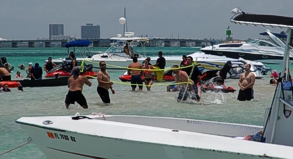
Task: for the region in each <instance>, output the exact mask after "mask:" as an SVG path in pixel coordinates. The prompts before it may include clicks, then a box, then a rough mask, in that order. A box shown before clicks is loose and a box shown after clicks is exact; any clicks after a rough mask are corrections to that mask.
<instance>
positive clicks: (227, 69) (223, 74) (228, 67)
mask: <svg viewBox="0 0 293 159" xmlns="http://www.w3.org/2000/svg"><path fill="white" fill-rule="evenodd" d="M231 68H232V62H231V61H227V62H226V63H225V65H224V67H223V68H222V69H221V70H220V76H221V77H222V79H223V82H224V80H225V79H226V78H227V73H229V74H230V76H231V73H230V70H231Z"/></svg>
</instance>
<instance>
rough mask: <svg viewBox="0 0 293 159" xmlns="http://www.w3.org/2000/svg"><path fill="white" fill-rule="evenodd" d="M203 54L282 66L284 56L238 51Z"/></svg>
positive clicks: (217, 51) (215, 51)
mask: <svg viewBox="0 0 293 159" xmlns="http://www.w3.org/2000/svg"><path fill="white" fill-rule="evenodd" d="M201 51H202V52H204V53H206V54H211V55H217V56H226V57H229V58H235V59H238V58H243V59H246V60H252V61H259V62H263V63H267V64H280V63H282V62H283V56H274V55H265V53H264V54H255V53H249V52H245V53H244V52H237V51H221V50H203V49H202V50H201ZM291 60H293V58H292V57H290V61H291Z"/></svg>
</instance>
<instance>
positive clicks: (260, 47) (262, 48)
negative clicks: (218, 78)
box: [201, 31, 293, 64]
mask: <svg viewBox="0 0 293 159" xmlns="http://www.w3.org/2000/svg"><path fill="white" fill-rule="evenodd" d="M266 32H268V35H269V37H270V39H272V41H274V42H270V41H267V40H262V39H251V40H248V41H247V42H243V41H230V42H225V43H221V44H217V45H212V46H207V47H204V48H201V51H202V52H204V53H206V54H211V55H217V56H226V57H229V58H236V59H238V58H243V59H246V60H252V61H260V62H263V63H271V64H279V63H281V62H282V60H283V56H284V43H283V42H282V41H280V39H279V38H278V37H276V36H275V35H274V34H271V33H270V31H266ZM290 60H293V56H292V51H290Z"/></svg>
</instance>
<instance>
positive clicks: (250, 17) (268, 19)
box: [230, 8, 293, 29]
mask: <svg viewBox="0 0 293 159" xmlns="http://www.w3.org/2000/svg"><path fill="white" fill-rule="evenodd" d="M232 12H233V13H235V15H234V16H233V17H232V18H231V19H230V20H231V22H233V23H235V24H251V25H255V26H256V25H260V26H271V27H280V28H290V29H293V18H292V17H285V16H277V15H263V14H252V13H246V12H243V11H241V10H240V9H238V8H234V9H233V10H232Z"/></svg>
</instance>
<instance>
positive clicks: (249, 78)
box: [237, 64, 255, 101]
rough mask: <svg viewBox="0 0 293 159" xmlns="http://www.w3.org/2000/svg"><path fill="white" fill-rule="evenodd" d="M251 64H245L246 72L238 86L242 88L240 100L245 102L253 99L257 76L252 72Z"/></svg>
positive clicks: (239, 95)
mask: <svg viewBox="0 0 293 159" xmlns="http://www.w3.org/2000/svg"><path fill="white" fill-rule="evenodd" d="M250 67H251V65H250V64H245V66H244V70H245V72H244V73H242V74H241V76H240V78H239V81H238V85H239V87H240V90H239V94H238V98H237V99H238V100H239V101H245V100H248V101H249V100H251V99H253V98H254V97H253V85H254V82H255V75H254V74H253V73H252V72H251V71H250Z"/></svg>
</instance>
